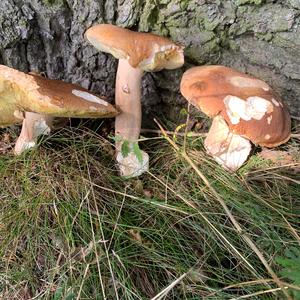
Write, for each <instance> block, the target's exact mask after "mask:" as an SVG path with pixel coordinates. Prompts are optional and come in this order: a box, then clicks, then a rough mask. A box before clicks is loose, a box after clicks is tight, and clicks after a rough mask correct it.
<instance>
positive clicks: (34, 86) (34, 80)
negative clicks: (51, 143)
mask: <svg viewBox="0 0 300 300" xmlns="http://www.w3.org/2000/svg"><path fill="white" fill-rule="evenodd" d="M117 114H118V112H117V110H116V109H115V108H114V107H113V106H112V105H111V104H109V103H108V102H106V101H105V100H103V99H101V98H100V97H99V96H97V95H95V94H93V93H91V92H89V91H88V90H86V89H84V88H82V87H80V86H78V85H74V84H70V83H65V82H63V81H59V80H51V79H46V78H44V77H41V76H37V75H34V74H26V73H23V72H20V71H17V70H15V69H12V68H9V67H7V66H4V65H0V126H1V127H3V126H8V125H12V124H18V123H21V122H23V126H22V131H21V135H20V136H19V138H18V140H17V142H16V146H15V153H16V154H20V153H22V152H23V151H24V150H26V149H29V148H32V147H33V146H35V144H36V139H37V137H38V136H39V135H41V134H48V133H49V132H50V127H51V123H52V118H53V117H74V118H75V117H78V118H109V117H114V116H116V115H117Z"/></svg>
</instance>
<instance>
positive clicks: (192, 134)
mask: <svg viewBox="0 0 300 300" xmlns="http://www.w3.org/2000/svg"><path fill="white" fill-rule="evenodd" d="M164 132H165V134H167V135H173V136H174V135H175V136H176V135H178V136H185V133H182V132H175V131H169V130H165V131H164ZM141 133H156V134H162V132H161V131H160V130H156V129H147V128H144V129H142V130H141ZM207 134H208V132H199V133H197V132H188V133H187V135H188V136H189V137H205V136H207ZM291 138H294V139H300V133H292V134H291Z"/></svg>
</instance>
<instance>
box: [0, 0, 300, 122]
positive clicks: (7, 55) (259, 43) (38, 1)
mask: <svg viewBox="0 0 300 300" xmlns="http://www.w3.org/2000/svg"><path fill="white" fill-rule="evenodd" d="M96 23H112V24H117V25H120V26H123V27H128V28H131V29H134V30H139V31H147V32H154V33H157V34H159V35H164V36H169V37H171V39H172V40H174V41H176V42H179V43H181V44H183V45H185V47H186V48H185V54H186V64H185V67H184V68H182V69H180V70H173V71H162V72H158V73H152V74H146V75H145V76H144V79H143V109H144V112H145V113H148V112H154V114H155V113H156V112H160V113H161V112H163V113H165V114H167V115H169V116H170V117H172V116H176V114H178V111H179V109H180V108H181V107H182V106H183V105H185V104H186V101H185V100H184V99H183V97H182V96H181V95H180V93H179V82H180V78H181V75H182V73H183V71H184V70H185V69H186V68H188V67H191V66H192V65H201V64H223V65H226V66H231V67H234V68H236V69H238V70H241V71H245V72H248V73H250V74H252V75H255V76H257V77H259V78H261V79H263V80H265V81H267V82H268V83H269V84H270V85H271V86H272V87H273V88H274V89H275V90H277V91H278V92H279V93H280V94H281V95H282V98H283V99H284V100H285V101H286V102H287V103H288V105H289V108H290V111H291V113H292V114H293V115H295V116H298V117H299V116H300V105H299V101H300V0H106V1H104V0H1V2H0V63H2V64H5V65H8V66H12V67H14V68H17V69H20V70H23V71H36V72H40V73H45V75H46V76H47V77H49V78H56V79H63V80H65V81H69V82H73V83H78V84H80V85H82V86H83V87H85V88H88V89H91V90H93V91H95V92H97V93H99V94H102V95H106V96H107V97H108V99H109V100H111V101H113V95H114V85H115V74H116V67H117V61H116V60H115V59H114V58H113V57H112V56H111V55H107V54H103V53H98V51H97V50H96V49H94V48H93V47H92V46H91V45H89V44H88V43H87V42H86V41H85V40H84V38H83V33H84V32H85V30H86V29H87V28H89V27H90V26H91V25H93V24H96Z"/></svg>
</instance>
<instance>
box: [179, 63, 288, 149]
mask: <svg viewBox="0 0 300 300" xmlns="http://www.w3.org/2000/svg"><path fill="white" fill-rule="evenodd" d="M180 90H181V93H182V95H183V96H184V97H185V98H186V99H187V100H188V101H189V102H190V103H192V104H193V105H194V106H196V107H197V108H199V109H200V110H202V111H203V112H204V113H205V114H206V115H208V116H209V117H215V116H222V117H223V118H224V120H225V121H226V123H227V125H228V127H229V129H230V130H231V132H232V133H234V134H238V135H240V136H243V137H245V138H248V139H249V140H251V141H252V142H253V143H254V144H258V145H261V146H265V147H275V146H277V145H280V144H282V143H284V142H286V141H287V140H288V139H289V138H290V134H291V119H290V115H289V112H288V110H287V107H286V106H285V104H284V103H283V102H282V101H281V99H280V97H279V96H278V95H277V94H276V93H275V92H274V91H273V90H272V89H271V88H270V87H269V85H268V84H266V83H265V82H264V81H262V80H259V79H257V78H254V77H252V76H249V75H246V74H244V73H241V72H239V71H236V70H234V69H231V68H227V67H223V66H201V67H194V68H191V69H189V70H187V71H186V72H185V73H184V74H183V77H182V80H181V86H180Z"/></svg>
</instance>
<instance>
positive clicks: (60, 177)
mask: <svg viewBox="0 0 300 300" xmlns="http://www.w3.org/2000/svg"><path fill="white" fill-rule="evenodd" d="M171 129H172V128H171ZM105 130H106V123H104V124H102V125H101V127H100V129H98V130H96V131H97V132H99V131H105ZM96 131H95V130H91V129H88V128H87V127H85V126H83V125H82V126H79V127H78V128H70V127H69V128H68V127H67V128H65V129H63V130H60V131H59V132H57V133H55V134H53V135H52V136H51V137H50V138H47V139H46V140H44V141H43V142H42V143H41V145H40V147H39V148H38V150H36V151H31V152H28V153H26V154H25V155H23V156H21V157H14V156H12V155H11V154H10V153H8V154H6V155H2V156H0V178H1V186H0V201H1V206H0V257H1V260H0V299H5V300H6V299H53V300H54V299H55V300H60V299H122V300H123V299H152V298H153V299H182V300H183V299H184V300H185V299H189V300H191V299H285V298H287V297H286V295H284V293H283V290H284V291H285V293H288V295H289V296H290V297H291V298H290V299H300V295H299V290H300V287H299V285H298V286H297V284H299V281H298V280H299V277H300V276H298V277H297V272H298V271H299V274H300V263H299V259H300V258H299V257H298V256H297V253H299V251H298V252H297V250H295V249H299V242H300V238H299V235H300V222H299V215H300V185H299V183H300V176H299V173H297V170H295V168H294V169H293V168H290V167H287V166H280V167H278V166H272V165H270V163H269V162H267V161H265V160H263V159H262V158H260V157H259V156H258V155H256V154H255V153H254V155H253V156H252V157H251V158H250V160H249V161H248V162H247V164H245V165H244V166H243V167H242V168H241V169H240V170H239V172H237V173H236V174H230V173H228V172H226V171H224V170H223V169H222V168H221V167H220V166H218V165H217V164H216V163H215V162H214V161H213V160H212V159H211V158H210V157H208V156H207V155H206V154H205V152H204V151H203V138H201V137H199V138H195V137H193V138H187V141H186V154H187V157H188V158H189V159H190V160H191V161H192V162H193V164H194V165H195V166H196V168H197V169H198V171H200V172H201V173H202V174H203V175H204V176H205V177H206V179H207V180H208V182H209V184H210V187H209V186H207V185H206V184H205V183H204V182H203V180H201V178H200V177H199V176H198V175H199V174H197V171H196V170H195V169H194V168H193V166H192V165H191V164H190V163H189V162H188V161H187V160H186V159H185V156H182V155H181V154H182V153H181V150H182V149H183V143H184V138H183V137H177V139H176V146H177V147H179V151H174V147H173V146H172V145H171V144H170V143H169V142H168V141H167V140H166V139H164V138H163V137H161V138H157V137H156V138H153V139H152V138H149V139H148V140H147V141H145V142H143V144H142V146H143V148H144V149H145V150H146V151H147V152H148V153H149V154H150V156H151V168H150V172H149V173H147V174H145V175H143V176H141V177H140V178H139V179H131V180H125V179H122V178H120V177H118V174H117V170H116V167H115V161H114V157H113V152H114V151H113V147H112V145H111V144H110V142H109V141H107V140H105V139H104V138H103V137H101V136H100V135H98V134H97V133H96ZM10 134H11V135H13V134H14V133H13V132H12V133H11V132H10ZM172 141H173V140H172ZM283 148H284V149H290V148H293V149H296V150H297V149H298V150H299V142H298V140H296V139H292V140H291V141H290V142H289V143H288V144H287V145H286V146H284V147H283ZM298 172H299V166H298ZM213 190H214V191H215V192H216V193H217V195H218V196H216V194H215V193H214V192H213ZM218 197H219V198H220V199H221V200H222V201H223V202H224V204H225V205H226V206H227V207H228V209H229V214H232V216H233V217H234V219H235V220H236V222H238V224H239V226H240V227H241V230H242V231H241V232H237V230H236V228H235V227H234V226H233V223H232V221H231V219H230V215H229V214H228V212H227V213H226V211H225V210H224V207H222V205H221V204H220V201H219V200H218ZM245 235H246V236H248V237H249V238H250V239H251V240H252V241H253V243H254V245H255V246H256V247H257V249H258V250H259V253H260V254H261V255H262V256H263V257H264V258H265V259H266V262H267V264H268V265H269V266H270V268H271V269H272V270H273V271H274V272H275V274H276V275H277V276H278V277H279V279H280V284H281V286H278V282H277V283H276V282H275V281H274V278H272V276H271V275H270V273H269V272H268V271H267V269H266V266H265V265H264V264H263V263H262V261H261V259H260V258H259V257H258V255H257V254H255V253H254V251H253V249H251V247H250V246H249V244H248V243H247V241H245V239H244V236H245ZM291 252H292V253H293V255H292V256H291V254H290V253H291ZM295 253H296V254H295ZM299 255H300V254H299ZM290 266H294V268H292V272H290V273H289V271H291V268H290ZM291 273H292V275H291ZM295 274H296V275H295ZM297 297H298V298H297Z"/></svg>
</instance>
